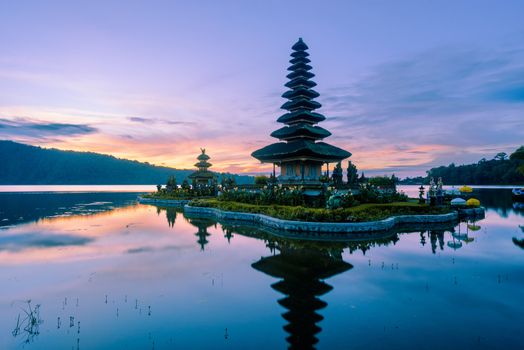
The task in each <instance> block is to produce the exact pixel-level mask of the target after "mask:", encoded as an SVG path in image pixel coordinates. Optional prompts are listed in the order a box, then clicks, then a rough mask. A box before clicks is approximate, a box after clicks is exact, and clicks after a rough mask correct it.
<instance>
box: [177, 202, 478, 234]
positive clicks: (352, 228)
mask: <svg viewBox="0 0 524 350" xmlns="http://www.w3.org/2000/svg"><path fill="white" fill-rule="evenodd" d="M467 210H471V213H470V214H475V215H476V216H480V215H481V214H482V216H483V213H484V209H483V208H476V209H467ZM184 213H185V214H188V215H191V216H199V217H213V218H216V219H217V220H225V221H234V222H238V223H244V224H247V225H253V224H256V225H261V226H264V227H266V228H268V229H271V230H280V231H292V232H309V233H311V232H316V233H357V232H378V231H388V230H391V229H393V228H394V227H395V226H397V225H406V224H435V223H448V222H457V221H458V220H459V214H458V212H456V211H454V212H452V213H448V214H442V215H401V216H394V217H390V218H387V219H384V220H380V221H369V222H341V223H330V222H305V221H291V220H282V219H277V218H273V217H270V216H267V215H263V214H252V213H240V212H231V211H222V210H220V209H216V208H205V207H193V206H189V205H186V206H184Z"/></svg>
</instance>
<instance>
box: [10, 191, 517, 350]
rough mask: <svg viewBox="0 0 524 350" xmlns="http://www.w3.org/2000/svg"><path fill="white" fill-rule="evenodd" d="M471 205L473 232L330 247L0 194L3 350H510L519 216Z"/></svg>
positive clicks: (117, 207)
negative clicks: (476, 214) (482, 211)
mask: <svg viewBox="0 0 524 350" xmlns="http://www.w3.org/2000/svg"><path fill="white" fill-rule="evenodd" d="M406 191H407V192H411V193H413V192H415V193H416V189H415V188H406ZM474 195H475V196H476V197H478V198H480V200H481V201H482V203H483V205H485V206H486V208H487V212H486V218H485V219H484V220H481V221H478V222H469V223H466V222H463V223H460V224H459V225H456V226H455V227H453V225H451V227H421V228H420V229H418V230H416V232H405V233H402V232H391V233H388V234H382V235H377V236H374V237H370V240H359V241H355V240H353V241H352V240H348V239H345V240H340V241H338V242H332V243H329V242H323V241H314V240H302V241H300V240H296V239H295V240H289V239H284V238H278V237H276V236H272V235H270V234H268V233H266V232H263V231H261V230H259V229H256V228H249V227H235V226H232V225H227V224H225V223H224V224H221V223H218V222H215V221H213V220H209V219H201V218H187V217H184V214H183V213H182V212H180V211H177V210H176V209H174V208H160V207H155V206H149V205H140V204H137V203H136V201H135V199H136V196H137V194H136V193H132V192H127V193H34V192H32V193H0V265H1V266H0V349H20V348H25V349H174V348H176V349H193V348H194V349H207V348H212V349H227V348H232V349H258V348H260V349H281V348H287V347H291V348H299V349H301V348H306V349H307V348H319V349H335V348H337V349H340V348H346V349H379V348H394V349H406V348H417V349H467V348H476V349H493V348H502V349H522V348H524V336H523V335H522V325H523V324H524V249H523V247H524V209H521V207H520V206H519V205H518V204H516V203H512V199H511V193H510V191H509V190H508V189H475V193H474Z"/></svg>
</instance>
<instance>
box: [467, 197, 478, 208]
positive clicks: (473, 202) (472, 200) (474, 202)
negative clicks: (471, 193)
mask: <svg viewBox="0 0 524 350" xmlns="http://www.w3.org/2000/svg"><path fill="white" fill-rule="evenodd" d="M466 205H467V206H468V207H478V206H480V201H479V200H478V199H476V198H470V199H468V200H467V201H466Z"/></svg>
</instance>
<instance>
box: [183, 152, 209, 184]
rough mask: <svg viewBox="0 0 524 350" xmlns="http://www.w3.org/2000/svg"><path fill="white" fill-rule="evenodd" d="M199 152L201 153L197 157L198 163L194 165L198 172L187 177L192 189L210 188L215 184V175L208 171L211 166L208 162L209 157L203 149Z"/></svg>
mask: <svg viewBox="0 0 524 350" xmlns="http://www.w3.org/2000/svg"><path fill="white" fill-rule="evenodd" d="M200 150H201V151H202V153H201V154H200V155H199V156H198V157H197V160H198V162H197V163H195V166H196V167H197V168H198V170H197V171H195V172H194V173H192V174H191V175H189V176H188V177H189V178H190V179H191V183H192V185H193V187H199V186H210V185H212V184H213V183H215V182H216V175H215V174H214V173H213V172H211V171H209V167H211V166H212V164H211V163H209V162H208V160H209V159H210V157H209V156H208V155H207V154H206V149H205V148H201V149H200Z"/></svg>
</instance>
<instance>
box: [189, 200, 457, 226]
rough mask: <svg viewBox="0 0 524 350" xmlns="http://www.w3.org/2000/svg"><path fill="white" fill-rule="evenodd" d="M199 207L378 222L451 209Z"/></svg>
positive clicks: (200, 203) (219, 203)
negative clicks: (390, 218)
mask: <svg viewBox="0 0 524 350" xmlns="http://www.w3.org/2000/svg"><path fill="white" fill-rule="evenodd" d="M189 204H190V205H192V206H196V207H211V208H218V209H221V210H224V211H236V212H244V213H257V214H264V215H268V216H272V217H276V218H280V219H284V220H295V221H316V222H363V221H376V220H382V219H385V218H388V217H390V216H397V215H423V214H426V215H427V214H444V213H447V212H449V209H447V208H442V207H430V206H428V205H426V204H418V203H413V202H395V203H388V204H362V205H358V206H355V207H352V208H338V209H324V208H307V207H303V206H283V205H255V204H246V203H239V202H231V201H224V200H216V199H194V200H192V201H191V202H190V203H189Z"/></svg>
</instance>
